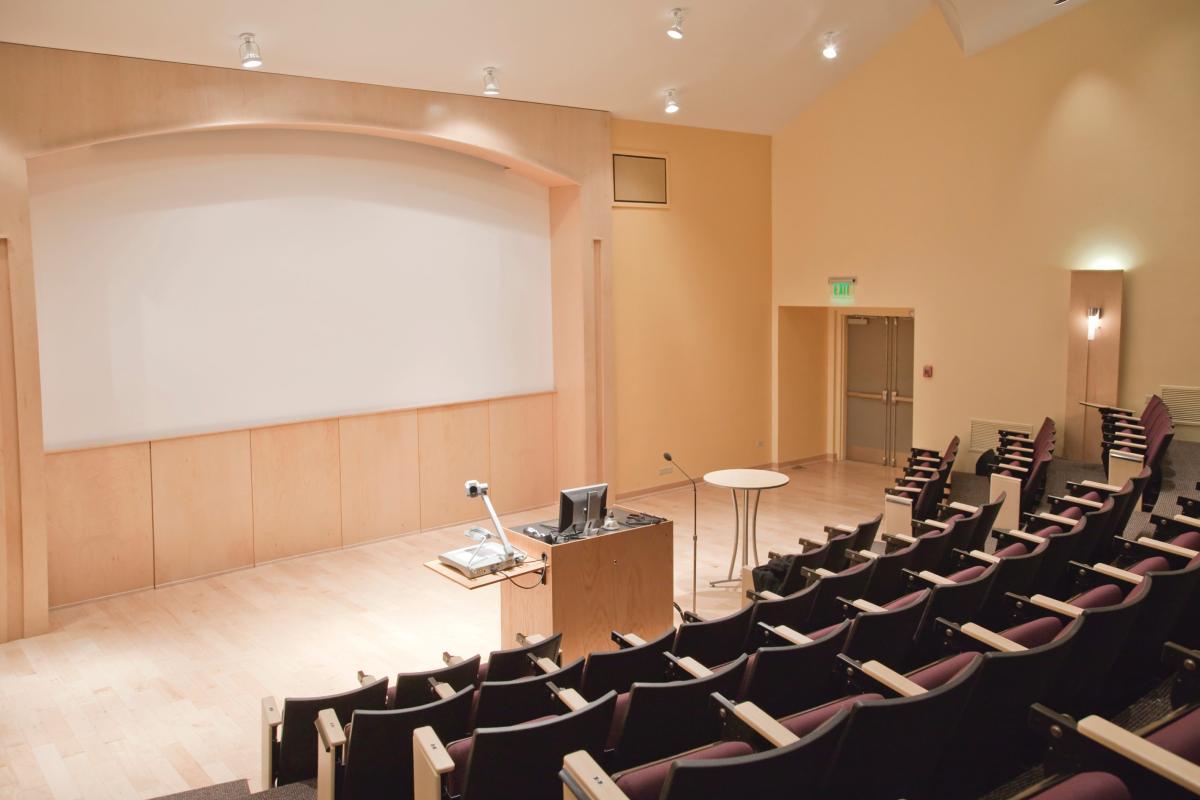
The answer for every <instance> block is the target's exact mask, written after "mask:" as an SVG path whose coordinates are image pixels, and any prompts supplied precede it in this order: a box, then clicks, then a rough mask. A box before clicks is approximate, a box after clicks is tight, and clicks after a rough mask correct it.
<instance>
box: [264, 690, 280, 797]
mask: <svg viewBox="0 0 1200 800" xmlns="http://www.w3.org/2000/svg"><path fill="white" fill-rule="evenodd" d="M281 725H283V713H282V712H281V711H280V710H279V703H277V702H276V701H275V698H274V697H264V698H263V699H262V740H261V746H262V772H261V773H260V778H261V780H262V783H261V784H260V786H262V788H263V790H264V791H265V790H267V789H270V788H271V787H272V786H274V785H275V738H276V736H275V731H277V730H278V729H279V726H281Z"/></svg>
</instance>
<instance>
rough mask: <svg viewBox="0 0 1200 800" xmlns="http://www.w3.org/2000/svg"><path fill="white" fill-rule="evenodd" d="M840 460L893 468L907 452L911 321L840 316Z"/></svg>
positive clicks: (909, 440) (909, 438)
mask: <svg viewBox="0 0 1200 800" xmlns="http://www.w3.org/2000/svg"><path fill="white" fill-rule="evenodd" d="M845 325H846V330H845V339H844V340H843V341H845V343H846V346H845V376H846V379H845V398H844V399H845V406H844V413H843V415H842V419H843V420H844V421H845V432H844V433H845V438H844V439H843V441H844V442H845V456H846V458H847V459H849V460H851V461H865V462H867V463H871V464H883V465H885V466H893V467H894V466H897V465H898V464H899V463H903V461H904V460H905V459H906V458H907V456H908V452H909V450H910V449H911V447H912V418H913V405H912V403H913V319H912V317H883V316H866V315H854V316H847V317H845Z"/></svg>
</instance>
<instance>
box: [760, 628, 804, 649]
mask: <svg viewBox="0 0 1200 800" xmlns="http://www.w3.org/2000/svg"><path fill="white" fill-rule="evenodd" d="M760 624H762V625H763V627H764V628H766V629H767V630H769V631H770V632H771V633H773V634H775V635H776V636H778V637H779V638H780V639H783V640H785V641H788V642H791V643H792V644H809V643H810V642H812V639H810V638H809V637H807V636H805V635H804V634H803V633H800V632H799V631H796V630H793V629H791V628H789V627H788V626H787V625H775V626H771V625H767V624H766V623H760Z"/></svg>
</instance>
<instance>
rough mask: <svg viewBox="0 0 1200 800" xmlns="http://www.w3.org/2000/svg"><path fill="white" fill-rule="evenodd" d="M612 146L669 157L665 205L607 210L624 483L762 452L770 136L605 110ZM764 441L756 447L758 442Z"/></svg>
mask: <svg viewBox="0 0 1200 800" xmlns="http://www.w3.org/2000/svg"><path fill="white" fill-rule="evenodd" d="M612 137H613V147H614V149H617V150H635V151H643V152H656V153H666V154H668V155H669V156H670V159H671V161H670V166H671V172H670V192H671V197H670V201H671V207H670V208H669V209H641V208H632V209H631V208H616V209H613V347H614V370H615V375H614V381H615V383H614V388H615V392H616V423H617V442H618V447H617V471H616V482H617V486H618V489H619V491H622V492H628V491H636V490H639V489H645V488H648V487H651V486H655V485H659V484H664V483H674V482H677V481H678V480H679V479H680V478H679V475H678V474H674V475H661V474H660V472H659V471H660V469H661V468H662V467H664V466H665V464H664V463H663V461H662V458H661V455H662V451H663V450H671V451H673V452H674V453H675V454H676V455H677V456H678V457H679V460H680V463H681V464H683V465H684V466H685V467H686V468H687V469H688V470H690V471H691V472H692V473H693V474H699V473H702V472H704V471H705V470H711V469H718V468H722V467H736V466H751V465H756V464H764V463H766V462H768V461H770V459H771V455H770V442H769V441H768V440H769V436H770V428H771V421H770V414H771V398H770V341H771V331H770V324H771V313H770V307H771V306H770V302H771V141H770V139H769V138H768V137H765V136H754V135H749V134H738V133H726V132H722V131H713V130H705V129H700V128H686V127H679V126H674V125H658V124H653V123H643V122H630V121H626V120H613V123H612ZM760 442H761V445H760V444H759V443H760Z"/></svg>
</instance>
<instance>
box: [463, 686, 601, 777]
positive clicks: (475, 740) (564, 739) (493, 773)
mask: <svg viewBox="0 0 1200 800" xmlns="http://www.w3.org/2000/svg"><path fill="white" fill-rule="evenodd" d="M616 704H617V695H616V692H609V693H608V694H606V695H604V696H603V697H601V698H599V699H597V700H595V701H593V702H591V703H588V704H587V705H586V706H584V707H583V708H581V709H579V710H578V711H572V712H569V713H567V714H563V715H562V716H559V717H555V718H553V719H548V720H540V721H538V722H528V723H525V724H524V725H514V726H511V727H506V728H477V729H476V730H475V733H474V734H473V735H472V737H471V749H470V756H469V758H468V761H467V764H466V774H465V775H464V777H463V791H462V798H463V800H511V799H512V798H515V797H520V798H522V800H561V798H562V791H563V789H562V784H561V783H560V782H559V779H558V772H559V770H560V769H562V762H563V758H565V757H566V755H567V754H568V753H574V752H575V751H576V750H586V751H587V752H588V753H589V754H591V756H592V757H593V758H596V759H600V758H602V757H603V755H604V741H605V739H606V737H607V736H608V729H609V726H610V725H611V724H612V716H613V709H614V708H615V707H616Z"/></svg>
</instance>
